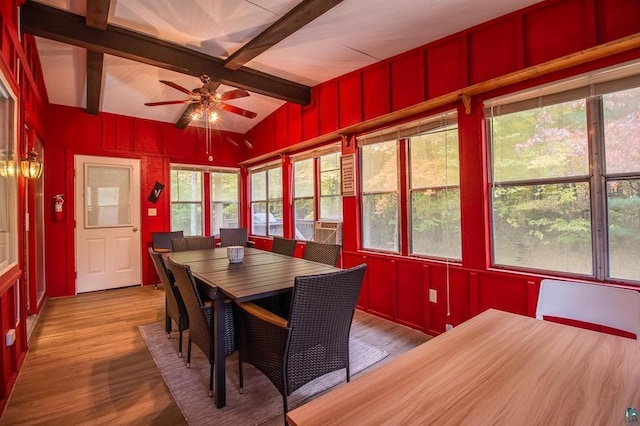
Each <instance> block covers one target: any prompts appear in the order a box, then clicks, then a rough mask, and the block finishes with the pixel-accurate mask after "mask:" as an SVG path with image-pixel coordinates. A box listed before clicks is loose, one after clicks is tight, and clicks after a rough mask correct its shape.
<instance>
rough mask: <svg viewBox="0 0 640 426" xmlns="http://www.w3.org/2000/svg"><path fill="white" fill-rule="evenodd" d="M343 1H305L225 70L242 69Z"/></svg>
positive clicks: (229, 61)
mask: <svg viewBox="0 0 640 426" xmlns="http://www.w3.org/2000/svg"><path fill="white" fill-rule="evenodd" d="M340 3H342V0H304V1H302V2H301V3H298V5H297V6H296V7H294V8H293V9H291V10H290V11H289V12H288V13H287V14H285V15H284V16H282V17H281V18H280V19H278V20H277V21H276V22H275V23H274V24H273V25H271V26H270V27H269V28H267V29H266V30H264V31H263V32H261V33H260V34H259V35H258V36H256V37H255V38H253V39H252V40H251V41H249V42H248V43H247V44H245V45H244V46H242V47H241V48H240V49H238V50H237V51H236V52H235V53H234V54H233V55H231V56H229V58H227V60H226V61H225V63H224V66H225V68H228V69H231V70H237V69H240V68H241V67H242V66H243V65H244V64H246V63H247V62H249V61H250V60H252V59H253V58H255V57H256V56H258V55H260V54H261V53H263V52H265V51H266V50H268V49H270V48H271V47H273V46H274V45H276V44H277V43H279V42H281V41H282V40H284V39H285V38H287V37H289V36H290V35H291V34H293V33H295V32H296V31H298V30H299V29H301V28H302V27H304V26H305V25H307V24H308V23H309V22H311V21H313V20H314V19H316V18H318V17H319V16H321V15H323V14H324V13H326V12H327V11H329V10H331V9H332V8H334V7H335V6H337V5H338V4H340Z"/></svg>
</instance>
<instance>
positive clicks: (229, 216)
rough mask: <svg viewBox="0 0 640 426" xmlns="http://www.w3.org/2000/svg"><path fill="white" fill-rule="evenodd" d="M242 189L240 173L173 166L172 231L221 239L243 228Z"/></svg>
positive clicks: (221, 169)
mask: <svg viewBox="0 0 640 426" xmlns="http://www.w3.org/2000/svg"><path fill="white" fill-rule="evenodd" d="M205 184H207V185H208V186H207V185H205ZM239 185H240V172H239V171H238V170H236V169H224V168H215V169H214V168H209V167H198V166H186V165H177V164H176V165H171V230H172V231H183V232H184V235H205V234H206V235H218V234H219V233H220V228H236V227H238V226H240V207H239V205H240V191H239ZM205 217H209V220H207V221H206V222H207V223H206V225H207V228H206V229H203V226H204V225H203V224H204V222H205V221H204V218H205Z"/></svg>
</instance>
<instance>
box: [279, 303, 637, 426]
mask: <svg viewBox="0 0 640 426" xmlns="http://www.w3.org/2000/svg"><path fill="white" fill-rule="evenodd" d="M628 408H633V409H638V408H640V343H639V342H638V341H636V340H632V339H628V338H624V337H617V336H612V335H608V334H603V333H599V332H595V331H588V330H582V329H579V328H575V327H571V326H567V325H561V324H557V323H552V322H548V321H541V320H536V319H533V318H529V317H525V316H521V315H516V314H512V313H507V312H502V311H498V310H493V309H490V310H487V311H485V312H483V313H481V314H480V315H478V316H476V317H474V318H471V319H470V320H468V321H466V322H465V323H463V324H461V325H459V326H457V327H455V328H453V329H452V330H450V331H447V332H446V333H444V334H442V335H440V336H438V337H436V338H434V339H431V340H430V341H428V342H426V343H424V344H422V345H421V346H419V347H417V348H415V349H413V350H411V351H409V352H407V353H405V354H403V355H401V356H399V357H397V358H396V359H394V360H392V361H389V362H388V363H387V364H385V365H382V366H380V367H379V368H377V369H375V370H373V371H371V372H369V373H366V374H364V375H362V376H360V377H357V378H356V379H354V380H352V381H351V382H350V383H345V384H343V385H341V386H339V387H338V388H336V389H334V390H333V391H331V392H329V393H327V394H325V395H323V396H321V397H320V398H318V399H315V400H313V401H311V402H309V403H307V404H305V405H302V406H301V407H299V408H296V409H294V410H292V411H291V412H289V413H288V415H287V418H288V420H289V424H291V425H298V426H302V425H414V424H415V425H427V424H428V425H474V426H475V425H484V424H492V425H621V424H624V422H625V413H626V411H627V409H628ZM635 424H637V423H635Z"/></svg>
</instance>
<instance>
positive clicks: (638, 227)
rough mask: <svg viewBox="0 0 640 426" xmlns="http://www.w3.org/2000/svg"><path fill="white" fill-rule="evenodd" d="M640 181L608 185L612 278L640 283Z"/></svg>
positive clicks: (634, 180)
mask: <svg viewBox="0 0 640 426" xmlns="http://www.w3.org/2000/svg"><path fill="white" fill-rule="evenodd" d="M638 212H640V179H633V180H621V181H611V182H608V184H607V216H608V225H609V228H608V229H609V254H610V260H609V276H610V277H612V278H621V279H629V280H634V281H638V280H640V262H639V261H638V260H639V259H640V256H639V255H640V214H639V213H638Z"/></svg>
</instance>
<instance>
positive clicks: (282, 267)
mask: <svg viewBox="0 0 640 426" xmlns="http://www.w3.org/2000/svg"><path fill="white" fill-rule="evenodd" d="M244 252H245V254H244V259H243V261H242V262H240V263H229V260H228V259H227V251H226V248H224V247H221V248H217V249H213V250H191V251H184V252H176V253H172V254H171V258H172V259H173V260H174V261H176V262H179V263H185V264H188V265H189V266H190V267H191V272H192V273H193V275H194V276H195V277H196V278H198V279H199V280H200V281H202V282H203V283H206V284H207V285H209V286H215V287H218V288H220V289H221V290H222V291H223V292H224V293H225V294H226V295H227V296H228V297H230V298H232V299H234V300H235V301H237V302H247V301H249V300H253V299H257V298H260V297H265V296H269V295H273V294H277V293H281V292H283V291H286V290H287V289H290V288H291V287H293V282H294V279H295V277H297V276H300V275H315V274H326V273H330V272H336V271H339V270H340V269H338V268H335V267H333V266H329V265H324V264H322V263H318V262H312V261H309V260H304V259H300V258H296V257H291V256H285V255H282V254H278V253H271V252H268V251H264V250H259V249H253V248H245V249H244Z"/></svg>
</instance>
